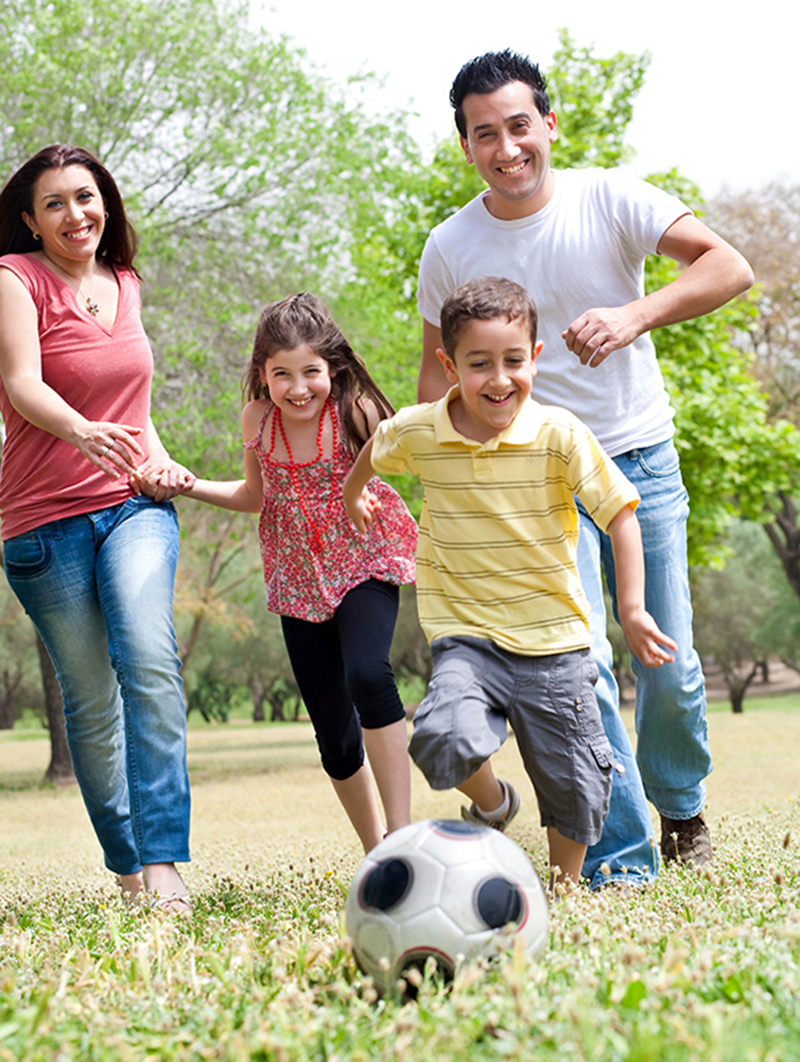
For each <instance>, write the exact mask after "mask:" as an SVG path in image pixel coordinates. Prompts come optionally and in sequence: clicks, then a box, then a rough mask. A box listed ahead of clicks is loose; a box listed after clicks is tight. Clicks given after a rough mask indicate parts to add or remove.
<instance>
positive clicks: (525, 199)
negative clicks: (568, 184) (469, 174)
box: [461, 81, 558, 220]
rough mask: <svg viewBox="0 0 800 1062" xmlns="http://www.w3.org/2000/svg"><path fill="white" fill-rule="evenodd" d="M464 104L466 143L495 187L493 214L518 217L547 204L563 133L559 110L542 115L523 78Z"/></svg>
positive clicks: (469, 153)
mask: <svg viewBox="0 0 800 1062" xmlns="http://www.w3.org/2000/svg"><path fill="white" fill-rule="evenodd" d="M462 108H463V112H464V121H465V124H466V128H467V136H466V139H464V138H462V140H461V146H462V147H463V148H464V154H465V155H466V157H467V161H468V162H472V163H474V165H475V168H476V169H477V171H478V173H479V174H480V175H481V177H483V179H484V181H486V183H487V184H488V185H489V189H490V191H489V195H488V196H487V198H486V205H487V207H488V209H489V212H490V213H491V214H493V215H494V216H495V217H498V218H502V219H505V220H513V219H515V218H521V217H527V216H528V215H529V214H535V213H536V212H537V211H538V210H541V209H542V207H544V206H546V205H547V203H548V202H549V201H550V198H551V196H552V194H553V177H552V174H551V172H550V145H551V144H552V143H553V142H554V141H555V140H556V139H557V137H558V128H557V123H556V116H555V114H554V113H553V111H550V113H549V114H547V115H542V114H540V113H539V111H538V110H537V107H536V103H535V102H534V98H533V92H532V90H531V88H530V86H529V85H526V84H525V83H524V82H522V81H512V82H510V83H509V84H507V85H503V86H502V87H501V88H499V89H496V90H495V91H494V92H488V93H486V94H483V93H477V92H472V93H470V94H469V95H467V96H465V97H464V102H463V105H462Z"/></svg>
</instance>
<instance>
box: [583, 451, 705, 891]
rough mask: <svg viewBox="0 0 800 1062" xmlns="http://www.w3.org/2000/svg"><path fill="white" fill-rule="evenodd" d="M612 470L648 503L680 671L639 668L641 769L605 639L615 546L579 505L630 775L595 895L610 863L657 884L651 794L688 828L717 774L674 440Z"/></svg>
mask: <svg viewBox="0 0 800 1062" xmlns="http://www.w3.org/2000/svg"><path fill="white" fill-rule="evenodd" d="M614 463H615V464H616V465H617V467H618V468H620V469H621V470H622V471H623V472H624V473H625V475H626V476H627V477H628V479H629V480H630V481H631V483H633V485H634V486H635V487H636V488H637V490H638V491H639V494H640V497H641V502H640V504H639V507H638V508H637V510H636V515H637V516H638V518H639V524H640V526H641V529H642V544H643V547H644V556H645V604H646V607H647V610H648V611H649V612H650V613H651V615H652V616H653V617H654V619H655V621H656V623H657V624H658V626H659V627H660V629H661V630H662V631H664V633H665V634H668V635H670V636H671V637H672V638H674V639H675V641H676V642H677V643H678V647H679V648H678V652H677V653H676V655H675V662H674V663H672V664H664V666H663V667H660V668H649V667H645V666H644V665H643V664H640V663H639V661H638V660H636V659H635V658H634V659H633V670H634V673H635V675H636V735H637V749H636V760H634V758H633V752H632V749H631V745H630V741H629V740H628V735H627V732H626V730H625V726H624V724H623V722H622V719H621V717H620V714H619V691H618V689H617V683H616V680H615V678H614V673H613V669H612V653H611V645H610V644H609V642H608V639H607V637H606V613H605V604H604V601H603V585H602V579H601V567H602V570H603V571H604V572H605V576H606V582H607V584H608V588H609V591H610V593H611V599H612V602H613V604H614V611H615V613H616V582H615V573H614V557H613V553H612V550H611V541H610V539H609V538H608V536H607V535H604V534H602V533H601V532H600V531H599V529H598V528H597V527H596V526H595V524H594V523H593V522H592V521H591V520H590V519H589V517H588V516H587V515H586V512H585V510H583V509H582V507H581V506H580V505H579V510H580V536H579V539H578V569H579V572H580V576H581V582H582V584H583V588H584V590H585V592H586V596H587V598H588V599H589V607H590V611H591V616H590V622H591V628H592V652H593V653H594V655H595V659H596V660H597V665H598V668H599V671H600V677H599V679H598V682H597V685H596V687H595V692H596V694H597V700H598V703H599V705H600V710H601V713H602V716H603V725H604V727H605V730H606V734H607V736H608V739H609V741H610V742H611V745H612V748H613V749H614V751H615V754H616V758H617V762H618V763H620V764H621V765H622V766H623V767H624V768H625V772H624V773H622V774H620V773H616V774H615V776H614V785H613V788H612V792H611V806H610V809H609V813H608V818H607V819H606V824H605V827H604V829H603V836H602V838H601V840H600V841H599V842H598V844H596V845H594V846H592V847H591V848H590V849H589V851H588V852H587V855H586V862H585V863H584V868H583V873H584V875H585V876H586V877H588V878H589V881H590V884H591V885H593V886H594V887H597V885H599V884H602V882H603V881H604V880H605V878H604V876H603V873H602V872H601V870H600V867H601V866H602V864H604V863H606V864H608V866H609V867H610V869H611V877H612V878H615V879H624V878H625V877H628V878H636V879H638V880H642V879H643V880H647V879H648V878H652V877H653V876H654V874H655V873H656V872H657V869H658V857H657V854H656V848H655V845H654V843H653V838H652V834H653V829H652V825H651V820H650V812H649V809H648V806H647V800H646V799H645V794H646V796H647V798H648V799H649V800H651V801H652V802H653V804H655V806H656V808H657V809H658V811H659V812H661V814H662V815H665V816H667V817H669V818H673V819H689V818H691V817H692V816H693V815H696V814H697V813H698V812H699V811H700V810H701V809H702V807H703V804H704V803H705V782H704V779H705V778H706V776H707V775H708V774H709V773H710V771H711V755H710V752H709V747H708V733H707V726H706V701H705V684H704V680H703V671H702V667H701V665H700V659H699V657H698V655H697V653H696V651H695V649H694V646H693V637H692V603H691V598H690V595H689V579H688V570H687V561H686V520H687V517H688V515H689V504H688V496H687V494H686V489H685V487H684V485H683V481H682V479H681V473H680V465H679V462H678V454H677V451H676V449H675V446H674V445H673V443H672V440H668V441H666V442H663V443H658V444H656V445H655V446H648V447H643V448H642V449H639V450H631V451H629V452H628V453H624V454H620V455H619V456H618V457H615V458H614ZM637 768H638V769H637ZM642 783H644V784H642ZM626 872H627V873H626Z"/></svg>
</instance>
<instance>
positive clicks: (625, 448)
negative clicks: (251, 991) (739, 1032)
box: [0, 50, 753, 915]
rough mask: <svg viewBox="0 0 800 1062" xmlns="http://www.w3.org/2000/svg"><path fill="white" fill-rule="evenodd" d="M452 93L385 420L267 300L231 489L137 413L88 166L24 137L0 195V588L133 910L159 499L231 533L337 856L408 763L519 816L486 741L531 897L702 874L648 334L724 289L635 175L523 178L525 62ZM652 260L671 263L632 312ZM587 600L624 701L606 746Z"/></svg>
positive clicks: (180, 858)
mask: <svg viewBox="0 0 800 1062" xmlns="http://www.w3.org/2000/svg"><path fill="white" fill-rule="evenodd" d="M450 102H451V105H452V107H453V110H454V116H455V123H456V126H457V129H458V133H459V136H460V138H461V145H462V147H463V150H464V155H465V158H466V161H467V162H468V163H469V164H471V165H474V166H475V168H476V170H477V172H478V173H479V174H480V176H481V177H482V178H483V180H484V182H485V183H486V185H487V188H486V190H485V191H484V192H483V193H481V194H480V195H479V196H477V197H476V198H475V199H473V200H472V201H471V202H470V203H468V204H467V205H466V206H464V207H463V208H462V209H461V210H460V211H458V212H457V213H456V214H454V215H452V216H451V217H449V218H448V219H447V220H446V221H445V222H443V223H442V224H441V225H438V226H437V227H436V228H434V229H433V231H432V232H431V233H430V235H429V237H428V240H427V243H426V245H425V249H424V251H423V254H422V258H421V261H420V265H419V287H418V305H419V309H420V313H421V315H422V320H423V346H422V358H421V365H420V371H419V384H418V397H419V403H420V404H419V405H416V406H412V407H409V408H406V409H401V410H400V411H399V412H397V413H395V412H394V410H393V409H392V407H391V405H390V402H389V400H388V398H387V397H386V396H385V395H384V394H383V393H382V392H381V390H380V389H379V388H378V386H377V385H376V384H375V382H374V381H373V380H372V378H371V377H370V375H369V373H368V371H367V369H366V367H365V366H364V364H363V362H362V361H361V359H360V358H359V357H358V355H357V354H356V353H355V352H354V351H353V349H352V348H351V346H350V344H349V343H348V341H347V339H346V338H345V336H344V335H343V334H342V332H341V331H340V329H339V328H338V327H337V325H336V323H335V321H334V319H333V318H332V316H331V314H330V312H329V311H328V310H327V308H326V307H325V306H324V305H323V303H322V302H321V301H320V300H319V299H318V298H317V297H316V296H314V295H311V294H308V293H300V294H293V295H290V296H289V297H287V298H285V299H283V300H281V301H279V302H277V303H274V304H272V305H270V306H268V307H267V308H266V309H265V310H264V312H263V313H262V315H261V318H260V320H259V322H258V326H257V330H256V335H255V340H254V344H253V353H252V358H251V363H250V366H249V369H248V372H247V377H246V385H245V391H246V404H245V406H244V410H243V413H242V439H243V451H244V477H243V478H242V479H240V480H236V481H230V482H222V481H206V480H200V479H197V478H196V477H195V476H194V475H193V474H192V473H191V472H190V471H189V470H188V469H186V468H184V467H183V466H182V465H181V464H179V463H178V462H177V461H175V460H174V459H173V458H172V457H171V456H170V455H169V453H168V452H167V451H166V449H165V447H164V446H163V444H162V442H161V440H160V439H159V436H158V433H157V431H156V428H155V426H154V424H153V422H152V419H151V417H150V401H151V384H152V375H153V357H152V353H151V349H150V345H149V342H148V339H147V336H146V335H145V332H144V330H143V327H142V323H141V317H140V294H139V274H138V273H137V271H136V267H135V265H134V258H135V254H136V248H137V239H136V233H135V231H134V229H133V227H132V226H131V224H130V222H129V220H128V218H127V216H126V213H125V207H124V204H123V201H122V198H121V195H120V192H119V190H118V188H117V185H116V183H115V181H114V179H113V177H112V176H111V174H110V173H109V172H108V170H107V169H106V168H105V167H104V166H103V165H102V164H101V163H100V162H99V161H98V160H97V159H96V158H94V157H93V156H92V155H91V154H89V153H88V152H87V151H85V150H83V149H81V148H78V147H71V146H63V145H54V146H51V147H47V148H45V149H44V150H42V151H40V152H39V153H38V154H37V155H35V156H34V157H33V158H31V159H29V160H28V161H27V162H26V163H25V164H24V165H23V166H22V167H20V169H19V170H17V172H16V173H15V174H14V175H13V176H12V177H11V178H10V179H9V180H8V182H7V183H6V185H5V186H4V187H3V189H2V191H0V256H2V257H0V413H1V414H2V418H3V421H4V424H5V429H6V441H5V447H4V451H3V455H2V468H1V469H0V517H1V518H2V539H3V558H4V565H5V570H6V575H7V578H8V581H9V583H10V585H11V587H12V589H13V590H14V592H15V594H16V595H17V597H18V598H19V600H20V602H21V603H22V605H23V606H24V608H25V610H26V612H27V613H28V615H29V616H30V617H31V619H32V620H33V622H34V624H35V625H36V628H37V630H38V632H39V634H40V635H41V638H42V640H43V642H44V644H45V646H46V648H47V651H48V653H49V654H50V657H51V659H52V661H53V664H54V666H55V669H56V672H57V675H58V679H59V683H60V686H61V690H62V694H63V701H64V712H65V718H66V726H67V736H68V740H69V746H70V751H71V755H72V760H73V765H74V769H75V774H76V777H77V779H78V782H79V785H80V789H81V793H82V796H83V799H84V802H85V805H86V808H87V810H88V813H89V816H90V819H91V822H92V825H93V827H94V830H95V833H96V835H97V838H98V840H99V842H100V845H101V847H102V849H103V853H104V857H105V863H106V866H107V867H108V869H109V870H110V871H111V872H112V873H114V874H115V875H116V876H117V880H118V883H119V886H120V888H121V890H122V892H123V894H124V895H125V896H127V897H128V898H129V899H131V900H140V899H141V900H144V899H146V900H147V901H148V902H150V903H152V904H153V905H156V906H159V907H161V908H163V909H165V910H167V911H171V912H174V913H175V914H177V915H189V914H190V913H191V899H190V897H189V893H188V890H187V887H186V884H185V883H184V881H183V879H182V877H181V875H180V872H179V870H178V869H177V867H176V864H179V863H185V862H187V861H188V860H189V858H190V856H189V822H190V793H189V784H188V775H187V769H186V714H185V705H184V697H183V690H182V685H181V678H180V659H179V657H178V653H177V644H176V639H175V633H174V627H173V615H172V613H173V603H172V598H173V585H174V579H175V572H176V566H177V560H178V524H177V517H176V512H175V507H174V505H173V504H172V500H171V499H172V498H174V497H175V496H176V495H179V494H180V495H183V496H185V497H190V498H194V499H197V500H199V501H202V502H206V503H209V504H211V505H216V506H221V507H223V508H226V509H233V510H238V511H242V512H255V513H260V519H259V524H258V537H259V544H260V548H261V555H262V560H263V566H264V578H265V582H266V595H267V608H268V609H269V610H271V611H272V612H275V613H277V614H278V615H279V616H280V617H281V624H282V629H283V634H284V638H285V642H286V647H287V651H288V654H289V658H290V661H291V665H292V669H293V671H294V674H295V677H296V680H297V684H298V686H299V689H300V691H301V693H302V696H303V700H304V702H305V705H306V708H307V710H308V713H309V716H310V718H311V721H312V723H313V726H314V731H315V735H316V739H317V744H318V747H319V753H320V758H321V761H322V765H323V767H324V769H325V771H326V773H327V774H328V776H329V777H330V779H331V783H332V785H333V788H334V791H335V792H336V795H337V797H338V798H339V801H340V802H341V804H342V807H343V808H344V810H345V812H346V814H347V816H348V818H349V819H350V822H351V823H352V825H353V828H354V829H355V831H356V833H357V835H358V837H359V840H360V841H361V843H362V845H363V847H364V849H365V851H369V850H370V849H371V848H372V847H373V846H374V845H376V844H377V843H378V842H379V841H380V840H381V839H382V838H383V837H384V836H385V834H386V832H387V831H392V830H395V829H397V828H398V827H400V826H403V825H405V824H407V823H408V822H410V820H411V783H410V766H409V755H408V754H409V753H410V755H411V758H413V760H414V762H415V763H416V764H417V766H418V767H419V768H420V769H421V770H422V772H423V774H424V775H425V777H426V779H427V780H428V782H429V784H430V785H431V786H432V787H433V788H434V789H449V788H453V787H455V788H457V789H458V790H459V791H460V792H461V793H463V794H464V796H465V798H466V801H467V803H466V804H465V806H464V807H463V808H462V815H463V817H464V818H465V819H467V820H468V821H473V822H479V823H486V824H489V825H491V826H494V827H495V828H497V829H500V830H504V829H505V828H506V826H507V825H508V824H509V823H510V822H511V820H512V819H513V817H514V816H515V815H516V813H517V811H518V809H519V807H520V794H519V793H518V792H517V791H516V789H515V788H514V787H513V786H512V785H511V784H510V783H509V782H507V781H504V780H502V779H499V778H497V777H496V776H495V774H494V772H493V769H492V765H491V757H492V755H493V753H495V752H496V751H497V750H498V749H499V747H500V746H501V744H502V743H503V741H504V740H505V738H506V733H507V726H508V725H509V724H510V726H511V728H512V730H513V732H514V734H515V737H516V740H517V743H518V746H519V749H520V754H521V756H522V759H523V762H524V766H525V769H526V772H527V774H528V776H529V778H530V780H531V783H532V785H533V788H534V791H535V794H536V798H537V801H538V806H539V811H540V819H541V824H542V825H543V826H544V827H546V829H547V836H548V843H549V853H550V864H551V867H552V868H553V880H554V881H564V882H568V881H571V882H578V881H579V880H580V879H581V878H585V879H586V880H587V882H588V886H589V887H590V888H592V889H598V888H601V887H603V886H605V885H606V884H608V883H609V882H612V883H620V884H622V883H624V884H626V885H628V886H633V887H635V886H638V885H644V884H646V883H647V882H649V881H652V880H653V878H654V877H655V875H656V874H657V873H658V867H659V850H660V856H661V857H662V858H664V859H667V860H670V859H679V860H682V861H684V862H694V863H697V864H702V863H705V862H708V861H709V860H711V859H712V856H713V853H712V845H711V838H710V835H709V831H708V827H707V825H706V823H705V820H704V817H703V807H704V804H705V782H704V780H705V778H706V776H707V775H708V774H709V772H710V770H711V758H710V753H709V748H708V739H707V732H706V716H705V696H704V685H703V674H702V670H701V667H700V661H699V659H698V656H697V653H696V652H695V650H694V648H693V644H692V613H691V601H690V596H689V585H688V574H687V561H686V520H687V516H688V502H687V495H686V491H685V489H684V487H683V484H682V481H681V475H680V468H679V462H678V456H677V452H676V450H675V447H674V445H673V441H672V440H673V434H674V427H673V415H674V413H673V410H672V408H671V406H670V403H669V398H668V396H667V393H666V390H665V388H664V383H663V380H662V376H661V372H660V370H659V366H658V361H657V358H656V352H655V348H654V345H653V342H652V339H651V336H650V333H651V331H652V330H653V329H656V328H659V327H661V326H664V325H668V324H672V323H675V322H679V321H684V320H688V319H691V318H694V317H698V316H700V315H703V314H706V313H709V312H711V311H713V310H715V309H716V308H718V307H719V306H721V305H723V304H724V303H725V302H727V301H728V300H730V299H731V298H733V297H734V296H736V295H737V294H739V293H741V292H742V291H744V290H746V289H747V288H748V287H749V286H750V285H751V284H752V282H753V276H752V272H751V270H750V268H749V266H748V264H747V262H746V261H745V260H744V259H743V258H742V256H741V255H740V254H739V253H738V252H737V251H736V250H734V248H732V247H731V246H730V245H729V244H727V243H726V242H725V241H724V240H722V239H721V238H720V237H719V236H717V235H716V234H715V233H713V232H712V231H711V230H710V229H708V228H707V227H706V226H705V225H704V224H703V223H702V222H700V221H699V220H698V219H697V218H695V217H694V216H693V214H692V212H691V211H690V210H689V209H688V208H687V207H686V206H685V205H684V204H683V203H681V202H680V201H679V200H678V199H676V198H674V197H673V196H671V195H668V194H666V193H665V192H663V191H661V190H659V189H657V188H655V187H654V186H652V185H650V184H647V183H645V182H644V181H641V180H638V179H636V178H633V177H631V176H630V175H628V174H627V173H624V172H622V171H618V170H601V169H585V170H554V169H552V168H551V164H550V151H551V145H552V144H553V143H554V142H555V141H556V140H557V138H558V122H557V117H556V115H555V113H554V112H553V110H552V109H551V107H550V102H549V99H548V95H547V89H546V83H545V80H544V78H543V77H542V75H541V74H540V71H539V68H538V66H536V64H534V63H532V62H531V61H530V60H529V59H527V58H526V57H524V56H522V55H519V54H516V53H514V52H512V51H509V50H506V51H502V52H496V53H487V54H485V55H482V56H480V57H478V58H476V59H474V60H472V61H470V62H468V63H466V64H465V65H464V66H463V67H462V69H461V70H460V71H459V73H458V75H457V77H456V78H455V81H454V82H453V85H452V88H451V92H450ZM649 254H663V255H667V256H668V257H669V258H672V259H674V260H675V261H676V262H677V263H678V264H679V265H680V266H681V267H682V269H681V271H680V272H679V274H678V276H677V279H675V280H674V281H672V282H671V283H668V284H667V285H666V286H664V287H663V288H661V289H660V290H657V291H653V292H651V293H649V294H647V295H645V293H644V281H643V266H644V260H645V258H646V257H647V255H649ZM398 472H410V473H411V474H413V475H415V476H417V477H418V478H419V480H420V481H421V483H422V485H423V487H424V502H423V509H422V516H421V519H420V525H419V529H418V528H417V525H416V523H415V521H414V520H413V519H412V517H411V516H410V514H409V512H408V510H407V509H406V507H405V505H404V503H403V501H402V499H401V498H400V496H399V495H398V494H397V493H396V492H395V491H394V490H393V489H392V488H391V487H390V486H388V485H387V484H386V483H384V482H382V481H381V479H379V478H378V475H379V474H381V473H383V474H393V473H398ZM604 579H605V583H606V586H607V588H608V591H609V593H610V597H611V601H612V603H613V608H614V613H615V615H616V617H617V619H618V620H619V622H620V625H621V627H622V629H623V632H624V634H625V637H626V640H627V642H628V646H629V648H630V650H631V654H632V657H633V666H634V671H635V674H636V679H637V687H636V709H635V711H636V715H635V722H636V735H637V745H636V754H635V755H634V752H633V750H632V747H631V744H630V742H629V739H628V736H627V731H626V730H625V727H624V725H623V722H622V719H621V716H620V711H619V693H618V689H617V686H616V682H615V679H614V674H613V670H612V654H611V647H610V643H609V641H608V639H607V637H606V615H605V605H604V593H603V580H604ZM414 582H416V586H417V600H418V607H419V613H420V622H421V625H422V627H423V630H424V632H425V635H426V637H427V638H428V640H429V641H430V643H431V651H432V654H433V661H434V668H433V676H432V680H431V682H430V685H429V688H428V692H427V695H426V696H425V699H424V700H423V702H422V704H421V705H420V706H419V708H418V709H417V711H416V714H415V717H414V731H413V737H412V739H411V744H410V746H409V745H408V743H407V732H406V723H405V714H404V708H403V705H402V703H401V701H400V697H399V695H398V692H397V688H396V685H395V681H394V676H393V674H392V669H391V666H390V663H389V649H390V645H391V641H392V636H393V632H394V625H395V619H396V615H397V607H398V596H399V587H400V586H401V585H404V584H409V583H414ZM373 776H374V783H373ZM376 789H377V794H378V796H379V797H380V804H379V802H378V796H376V792H375V790H376ZM650 803H652V805H653V806H654V807H655V809H656V811H657V812H658V814H659V816H660V826H661V836H660V844H659V845H657V844H656V843H655V841H654V839H653V832H654V831H653V826H652V820H651V816H650V809H649V804H650Z"/></svg>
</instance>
